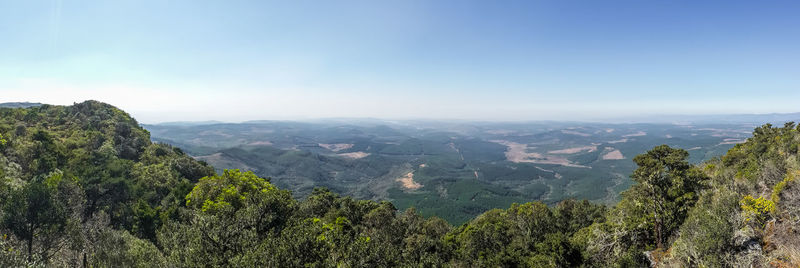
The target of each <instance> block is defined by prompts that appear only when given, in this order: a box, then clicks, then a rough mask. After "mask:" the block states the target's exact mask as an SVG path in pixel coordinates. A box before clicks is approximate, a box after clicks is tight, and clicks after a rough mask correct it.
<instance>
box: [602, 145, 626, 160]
mask: <svg viewBox="0 0 800 268" xmlns="http://www.w3.org/2000/svg"><path fill="white" fill-rule="evenodd" d="M606 149H607V150H610V149H613V151H610V152H608V153H606V154H604V155H603V160H620V159H625V157H624V156H622V152H620V151H619V150H617V149H614V148H611V147H606Z"/></svg>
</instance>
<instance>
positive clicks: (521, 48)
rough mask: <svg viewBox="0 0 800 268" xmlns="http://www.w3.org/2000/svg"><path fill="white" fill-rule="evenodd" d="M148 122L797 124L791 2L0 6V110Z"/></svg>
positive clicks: (796, 49)
mask: <svg viewBox="0 0 800 268" xmlns="http://www.w3.org/2000/svg"><path fill="white" fill-rule="evenodd" d="M85 99H97V100H101V101H105V102H109V103H111V104H113V105H116V106H118V107H120V108H123V109H125V110H127V111H129V112H131V113H132V114H133V115H134V116H135V117H137V118H138V119H139V120H140V121H142V122H148V123H153V122H161V121H174V120H212V119H213V120H228V121H238V120H249V119H298V118H319V117H378V118H459V119H497V120H538V119H572V120H575V119H577V120H582V119H583V120H588V119H593V118H602V117H617V116H628V115H643V114H645V115H646V114H675V113H679V114H709V113H711V114H720V113H769V112H797V111H800V105H798V103H799V102H798V101H800V1H783V2H778V1H641V0H631V1H605V0H604V1H596V0H587V1H564V0H554V1H534V0H527V1H464V0H454V1H434V0H429V1H412V0H396V1H395V0H385V1H383V0H382V1H297V0H292V1H275V2H273V1H162V0H158V1H142V0H136V1H123V0H115V1H69V0H63V1H57V0H56V1H52V0H50V1H36V0H30V1H17V0H8V1H6V0H0V101H38V102H46V103H53V104H71V103H72V102H77V101H82V100H85Z"/></svg>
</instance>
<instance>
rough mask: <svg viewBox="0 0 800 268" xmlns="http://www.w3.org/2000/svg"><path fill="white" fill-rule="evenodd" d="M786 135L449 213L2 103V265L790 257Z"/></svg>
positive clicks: (590, 263) (76, 108) (794, 203)
mask: <svg viewBox="0 0 800 268" xmlns="http://www.w3.org/2000/svg"><path fill="white" fill-rule="evenodd" d="M799 145H800V133H798V128H797V127H795V125H794V124H793V123H787V124H786V125H785V126H783V127H772V126H771V125H765V126H762V127H759V128H757V129H756V130H755V131H754V133H753V137H752V138H750V139H748V141H747V142H745V143H743V144H738V145H736V146H735V147H734V148H733V149H731V150H730V151H729V152H728V153H727V154H726V155H725V156H723V157H721V158H717V159H713V160H711V161H708V162H706V163H703V164H700V165H692V164H690V163H689V161H688V157H689V155H688V152H686V151H684V150H681V149H675V148H671V147H669V146H666V145H663V146H657V147H655V148H653V149H652V150H650V151H648V152H647V153H645V154H641V155H639V156H637V157H635V158H633V161H634V162H635V163H636V165H637V166H638V167H637V169H636V170H635V171H634V172H633V174H632V176H631V177H632V178H633V180H634V181H635V183H634V184H633V186H631V188H630V189H628V190H627V191H625V192H623V194H622V198H621V201H620V202H619V203H618V204H616V205H615V206H611V207H606V206H604V205H597V204H593V203H590V202H588V201H574V200H566V201H562V202H560V203H558V204H556V205H554V206H550V207H549V206H547V205H545V204H543V203H541V202H530V203H524V204H514V205H512V206H511V207H510V208H508V209H494V210H490V211H487V212H485V213H483V214H481V215H479V216H478V217H476V218H474V219H472V220H469V221H468V222H467V223H465V224H463V225H460V226H452V225H450V224H449V223H447V222H446V221H444V220H442V219H440V218H437V217H430V218H424V217H421V216H420V215H419V214H417V213H416V212H415V210H414V209H413V208H412V209H408V210H405V211H398V210H397V209H396V207H395V206H394V205H393V204H392V203H390V202H376V201H369V200H357V199H353V198H351V197H343V196H339V195H337V194H335V193H333V192H331V191H328V190H325V189H314V190H313V191H312V193H311V194H310V196H308V197H307V198H305V199H302V200H296V199H294V198H293V197H292V194H291V193H290V192H289V191H287V190H282V189H279V188H278V187H276V186H275V185H273V183H271V182H270V179H269V178H261V177H258V176H256V175H255V174H254V173H252V172H242V171H239V170H226V171H224V172H222V173H221V174H215V173H214V171H213V168H212V167H210V166H208V165H206V164H204V163H203V162H199V161H196V160H194V159H192V158H191V157H189V156H187V155H186V154H184V153H183V152H182V151H181V150H180V149H178V148H174V147H171V146H168V145H164V144H154V143H151V142H150V137H149V133H148V132H147V131H145V130H144V129H142V128H141V127H139V125H138V124H137V122H136V121H135V120H134V119H132V118H131V117H130V116H128V115H127V114H126V113H124V112H122V111H120V110H119V109H116V108H114V107H112V106H109V105H107V104H103V103H99V102H94V101H88V102H84V103H80V104H75V105H73V106H67V107H64V106H50V105H43V106H39V107H31V108H25V109H23V108H13V109H12V108H0V179H2V184H0V200H2V204H0V233H1V234H2V235H0V238H2V240H0V266H1V267H17V266H55V267H61V266H71V267H254V266H256V267H263V266H267V267H276V266H282V267H302V266H310V267H333V266H336V267H392V266H403V267H406V266H414V267H443V266H444V267H520V266H528V267H580V266H583V267H642V266H647V265H649V264H651V263H652V264H655V265H658V266H664V267H682V266H698V267H740V266H744V267H750V266H773V267H797V266H798V265H800V239H798V237H800V236H798V233H797V230H796V228H797V226H798V223H800V222H798V221H799V220H800V190H798V186H797V182H796V179H795V178H796V176H800V173H798V171H800V159H798V146H799Z"/></svg>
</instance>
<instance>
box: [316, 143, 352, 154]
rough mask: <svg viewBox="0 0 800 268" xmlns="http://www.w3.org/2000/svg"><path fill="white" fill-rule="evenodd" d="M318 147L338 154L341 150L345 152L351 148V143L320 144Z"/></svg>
mask: <svg viewBox="0 0 800 268" xmlns="http://www.w3.org/2000/svg"><path fill="white" fill-rule="evenodd" d="M319 147H322V148H325V149H328V150H331V151H334V152H338V151H341V150H347V149H350V148H353V144H352V143H320V144H319Z"/></svg>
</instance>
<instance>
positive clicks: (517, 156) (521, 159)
mask: <svg viewBox="0 0 800 268" xmlns="http://www.w3.org/2000/svg"><path fill="white" fill-rule="evenodd" d="M491 142H495V143H499V144H502V145H505V146H506V147H508V149H506V153H505V154H506V159H507V160H508V161H511V162H514V163H534V164H553V165H562V166H567V167H580V168H591V167H588V166H583V165H577V164H573V163H572V162H570V161H569V160H567V158H564V157H561V156H552V155H542V154H540V153H535V152H530V153H529V152H528V145H527V144H521V143H516V142H511V141H506V140H492V141H491Z"/></svg>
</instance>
